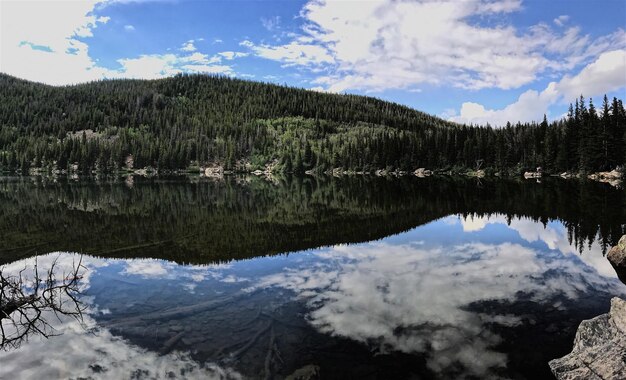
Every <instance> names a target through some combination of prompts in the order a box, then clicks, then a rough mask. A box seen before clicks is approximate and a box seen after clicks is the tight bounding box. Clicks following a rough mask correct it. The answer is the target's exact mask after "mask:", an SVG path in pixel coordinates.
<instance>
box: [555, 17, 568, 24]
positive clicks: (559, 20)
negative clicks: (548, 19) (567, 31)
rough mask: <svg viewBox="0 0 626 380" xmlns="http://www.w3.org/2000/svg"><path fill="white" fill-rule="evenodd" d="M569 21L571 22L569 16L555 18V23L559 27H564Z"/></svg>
mask: <svg viewBox="0 0 626 380" xmlns="http://www.w3.org/2000/svg"><path fill="white" fill-rule="evenodd" d="M568 20H569V16H568V15H560V16H559V17H557V18H555V19H554V20H553V21H554V23H555V24H557V25H558V26H563V25H564V24H565V23H566V22H567V21H568Z"/></svg>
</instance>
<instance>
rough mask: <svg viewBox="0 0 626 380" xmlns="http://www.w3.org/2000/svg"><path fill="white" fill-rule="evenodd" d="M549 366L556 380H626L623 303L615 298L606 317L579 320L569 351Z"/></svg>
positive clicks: (625, 318)
mask: <svg viewBox="0 0 626 380" xmlns="http://www.w3.org/2000/svg"><path fill="white" fill-rule="evenodd" d="M549 365H550V369H551V370H552V373H553V374H554V375H555V376H556V378H557V379H559V380H579V379H580V380H583V379H585V380H608V379H626V301H624V300H622V299H620V298H617V297H615V298H613V299H612V300H611V310H610V311H609V312H608V313H607V314H602V315H599V316H597V317H595V318H593V319H589V320H586V321H582V322H581V324H580V326H579V327H578V331H577V332H576V338H575V339H574V348H573V349H572V352H571V353H569V354H567V355H565V356H564V357H562V358H560V359H554V360H552V361H550V363H549Z"/></svg>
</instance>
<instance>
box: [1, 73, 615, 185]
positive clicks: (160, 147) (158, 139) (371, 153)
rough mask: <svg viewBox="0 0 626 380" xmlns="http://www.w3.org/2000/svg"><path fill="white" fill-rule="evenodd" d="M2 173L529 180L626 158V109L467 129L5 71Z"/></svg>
mask: <svg viewBox="0 0 626 380" xmlns="http://www.w3.org/2000/svg"><path fill="white" fill-rule="evenodd" d="M0 99H2V101H1V102H0V171H9V172H13V171H15V170H21V171H22V172H25V171H27V170H28V169H29V168H33V167H35V168H43V169H47V170H54V169H66V168H76V167H77V168H78V170H81V171H83V172H90V171H93V170H98V171H115V170H118V169H120V168H122V167H124V166H126V165H128V163H129V162H130V160H129V159H128V158H129V157H130V156H132V158H133V164H134V166H135V167H136V168H137V167H148V166H149V167H155V168H158V169H159V170H164V169H185V168H190V167H195V168H197V167H201V166H206V165H222V166H224V167H225V168H226V169H243V168H245V170H255V169H263V168H265V167H266V166H268V165H270V164H271V165H272V166H273V167H274V168H276V169H278V170H282V171H284V172H291V173H296V174H301V173H303V172H304V171H306V170H316V171H320V172H323V171H327V170H330V169H333V168H343V169H344V170H353V171H363V172H371V171H374V170H377V169H390V170H391V169H397V170H414V169H416V168H419V167H426V168H430V169H442V170H457V171H462V170H466V169H468V168H469V169H477V168H487V169H490V170H493V171H497V172H501V173H519V172H521V171H524V170H528V169H532V170H534V168H536V167H537V166H541V167H543V168H544V170H546V171H549V172H562V171H583V172H584V171H597V170H604V169H612V168H615V167H616V166H619V165H623V164H624V162H625V160H626V154H625V152H626V112H625V111H624V107H623V104H622V101H621V100H618V99H615V98H614V99H613V101H612V102H610V101H609V100H608V99H606V97H605V99H604V103H603V106H602V109H601V110H600V111H599V112H596V110H595V107H594V106H593V104H592V102H591V100H589V102H588V106H587V105H586V100H585V99H584V98H582V97H581V98H580V99H579V100H578V101H577V102H576V107H575V108H574V107H572V109H571V112H570V114H569V115H568V117H567V118H566V119H564V120H559V121H556V122H552V123H548V122H547V120H544V121H543V122H542V123H540V124H536V123H527V124H520V123H517V124H516V125H515V126H510V125H509V126H507V127H506V128H502V129H493V128H490V127H473V126H470V127H468V126H465V125H457V124H454V123H450V122H448V121H445V120H442V119H440V118H437V117H434V116H431V115H428V114H425V113H423V112H419V111H416V110H413V109H411V108H409V107H406V106H402V105H399V104H395V103H390V102H386V101H383V100H379V99H375V98H370V97H365V96H356V95H339V94H329V93H321V92H315V91H310V90H304V89H296V88H290V87H286V86H278V85H273V84H267V83H258V82H251V81H244V80H239V79H232V78H226V77H215V76H207V75H178V76H175V77H172V78H166V79H159V80H108V81H101V82H93V83H87V84H81V85H75V86H65V87H52V86H47V85H43V84H38V83H32V82H28V81H25V80H20V79H17V78H13V77H11V76H8V75H4V74H0Z"/></svg>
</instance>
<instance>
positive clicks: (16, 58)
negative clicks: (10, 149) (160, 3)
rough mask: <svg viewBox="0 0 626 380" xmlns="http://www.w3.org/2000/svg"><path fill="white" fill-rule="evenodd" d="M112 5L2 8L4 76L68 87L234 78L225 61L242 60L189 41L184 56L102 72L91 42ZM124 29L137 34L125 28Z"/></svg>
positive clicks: (90, 1)
mask: <svg viewBox="0 0 626 380" xmlns="http://www.w3.org/2000/svg"><path fill="white" fill-rule="evenodd" d="M110 2H111V1H110V0H86V1H66V2H54V1H42V2H38V3H37V6H36V7H34V6H32V3H30V2H27V1H26V2H24V1H22V2H20V1H10V2H4V3H2V13H1V15H0V17H2V18H1V20H0V39H1V41H0V42H1V44H0V45H1V46H2V51H1V53H2V54H0V71H2V72H4V73H7V74H10V75H14V76H17V77H20V78H25V79H29V80H34V81H38V82H43V83H48V84H53V85H64V84H72V83H81V82H87V81H92V80H99V79H105V78H143V79H156V78H162V77H166V76H171V75H174V74H178V73H182V72H192V73H213V74H223V75H233V74H234V71H233V69H232V67H231V66H229V65H225V64H221V60H222V58H224V59H227V60H228V59H233V58H238V57H241V56H242V55H241V53H233V54H234V55H233V56H232V58H231V55H230V53H229V52H227V53H226V54H225V55H224V56H219V55H216V56H213V57H209V56H207V55H206V54H202V53H199V52H198V51H197V48H196V46H195V45H194V43H195V42H196V41H201V40H202V39H200V38H199V39H195V40H189V41H187V42H185V43H184V44H183V45H182V47H181V48H180V51H181V53H180V54H140V55H138V56H134V57H123V58H119V59H118V60H117V62H118V64H119V67H102V66H100V65H99V64H98V63H97V62H96V61H95V60H94V59H93V58H92V57H91V56H90V55H89V45H88V42H89V38H91V37H93V33H94V31H95V30H96V29H97V28H98V27H101V26H102V25H104V24H106V23H108V22H109V17H104V16H98V15H97V13H98V11H100V10H102V9H104V6H106V5H108V4H109V3H110ZM124 30H126V31H128V32H130V31H133V30H135V27H134V26H133V25H130V24H128V25H125V26H124Z"/></svg>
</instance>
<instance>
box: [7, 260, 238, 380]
mask: <svg viewBox="0 0 626 380" xmlns="http://www.w3.org/2000/svg"><path fill="white" fill-rule="evenodd" d="M78 257H79V256H78V255H77V254H70V253H52V254H49V255H46V256H40V257H38V258H37V259H33V258H30V259H25V260H21V261H17V262H14V263H11V264H8V265H5V266H3V267H2V269H3V271H4V273H5V274H16V273H18V272H19V271H20V270H22V269H23V268H29V269H31V271H32V268H33V267H34V264H35V262H37V264H38V267H39V270H40V271H46V270H47V269H48V268H50V267H51V265H52V262H54V261H56V265H57V266H56V270H57V272H58V273H57V274H61V273H68V270H70V269H71V268H72V266H73V263H76V262H77V261H78ZM35 260H36V261H35ZM142 262H143V261H136V262H132V263H142ZM82 264H83V265H85V266H86V270H85V271H83V272H81V274H82V277H81V283H80V287H81V291H85V290H87V289H88V288H89V287H90V280H91V277H92V276H93V274H94V272H95V271H96V270H97V268H100V267H103V266H107V265H108V264H107V262H106V261H105V260H103V259H97V258H93V257H87V256H85V257H83V260H82ZM140 272H141V271H140ZM29 273H30V272H29ZM142 273H143V272H142ZM140 274H141V273H140ZM83 302H85V306H86V310H85V311H84V312H83V320H82V321H81V322H82V323H79V322H78V321H77V320H75V319H73V318H70V317H68V316H63V315H55V314H54V313H53V312H50V311H49V312H45V313H46V315H44V316H43V318H44V319H45V320H46V322H48V323H50V324H51V326H52V327H53V328H54V329H55V331H56V333H57V334H58V335H57V336H54V337H51V338H50V339H45V338H43V337H38V336H35V337H33V338H31V339H29V341H28V342H25V343H24V344H22V345H21V346H20V347H19V348H17V349H15V350H11V351H2V350H0V361H1V362H2V365H1V366H0V378H2V379H4V378H19V379H62V378H90V379H129V378H135V377H137V376H140V377H141V376H145V377H146V378H154V379H165V378H185V379H241V378H242V376H241V375H240V374H239V373H237V372H236V371H233V370H231V369H229V368H224V367H220V366H218V365H216V364H213V363H199V362H196V361H194V360H193V359H192V358H191V357H190V356H189V354H188V353H184V352H173V353H169V354H165V355H160V354H159V353H158V352H154V351H149V350H146V349H144V348H141V347H139V346H136V345H134V344H132V343H130V342H128V341H127V340H125V339H123V338H121V337H119V336H114V335H113V334H112V333H111V332H110V331H109V330H108V329H106V328H102V327H99V326H98V325H97V323H96V321H95V319H94V315H95V314H97V313H104V314H106V313H107V312H108V311H107V310H102V311H100V310H98V308H97V307H96V306H95V305H92V304H90V303H89V299H88V298H86V297H83ZM2 323H5V322H4V321H3V322H2ZM41 363H45V365H42V364H41Z"/></svg>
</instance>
